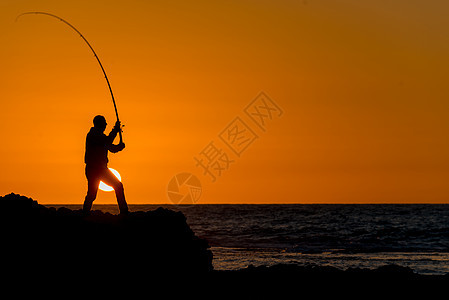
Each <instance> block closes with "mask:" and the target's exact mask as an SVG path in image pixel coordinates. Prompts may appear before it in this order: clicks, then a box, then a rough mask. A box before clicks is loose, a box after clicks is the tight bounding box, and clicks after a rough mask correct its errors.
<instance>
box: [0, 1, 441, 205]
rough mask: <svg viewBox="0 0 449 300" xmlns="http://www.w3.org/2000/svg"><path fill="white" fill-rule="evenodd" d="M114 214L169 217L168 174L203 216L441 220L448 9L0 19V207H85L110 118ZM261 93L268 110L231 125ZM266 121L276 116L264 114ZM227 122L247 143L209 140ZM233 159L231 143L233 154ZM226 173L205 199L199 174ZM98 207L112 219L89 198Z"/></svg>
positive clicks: (11, 6)
mask: <svg viewBox="0 0 449 300" xmlns="http://www.w3.org/2000/svg"><path fill="white" fill-rule="evenodd" d="M26 11H45V12H49V13H53V14H56V15H58V16H60V17H62V18H64V19H65V20H67V21H68V22H70V23H71V24H73V25H74V26H75V27H77V29H78V30H80V31H81V32H82V33H83V35H84V36H85V37H86V38H87V39H88V40H89V42H90V43H91V44H92V46H93V47H94V49H95V51H96V52H97V54H98V56H99V57H100V59H101V60H102V63H103V65H104V67H105V69H106V72H107V74H108V77H109V80H110V82H111V85H112V89H113V91H114V95H115V98H116V101H117V107H118V110H119V114H120V118H121V120H122V122H123V123H124V124H125V125H126V126H125V132H124V141H125V143H126V149H125V150H124V151H123V152H120V153H117V154H110V155H109V160H110V166H111V167H113V168H114V169H116V170H118V171H119V172H120V174H121V176H122V179H123V183H124V187H125V194H126V197H127V201H128V204H142V203H171V202H170V199H169V198H168V197H167V185H168V183H169V181H170V179H171V178H172V177H173V176H175V175H176V174H178V173H181V172H187V173H192V174H194V175H195V176H196V177H197V178H198V179H199V180H200V182H201V185H202V188H203V190H202V194H201V198H200V199H199V200H198V202H197V203H198V204H205V203H449V184H448V181H449V157H448V153H449V139H448V132H449V121H448V120H449V102H448V99H449V97H448V96H449V88H448V84H447V81H448V79H449V56H448V55H447V54H448V53H449V18H447V14H448V12H449V2H447V1H443V0H441V1H436V0H430V1H416V0H407V1H406V0H395V1H386V0H385V1H382V0H375V1H374V0H365V1H358V0H346V1H339V0H335V1H330V0H329V1H324V0H321V1H320V0H316V1H314V0H307V1H292V0H279V1H268V0H257V1H256V0H238V1H237V0H236V1H234V0H231V1H229V0H228V1H221V0H219V1H181V0H179V1H166V0H165V1H137V0H127V1H83V0H77V1H8V0H7V1H5V0H2V1H1V2H0V38H1V40H2V46H1V47H0V65H1V72H0V92H1V100H0V101H1V102H0V107H1V109H0V119H1V120H2V126H1V127H0V133H1V137H2V147H1V148H0V165H1V172H0V194H1V195H4V194H7V193H9V192H15V193H20V194H23V195H26V196H29V197H32V198H34V199H36V200H38V201H39V203H44V204H45V203H47V204H48V203H55V204H57V203H60V204H61V203H64V204H66V203H69V204H81V203H82V202H83V200H84V196H85V193H86V190H87V181H86V179H85V177H84V161H83V156H84V146H85V136H86V134H87V132H88V131H89V129H90V127H91V126H92V119H93V117H94V116H95V115H97V114H102V115H104V116H105V117H106V119H107V121H108V123H109V126H108V128H107V131H109V130H110V129H111V126H112V125H113V123H114V121H115V120H114V119H115V114H114V109H113V105H112V101H111V98H110V95H109V91H108V88H107V85H106V82H105V80H104V78H103V75H102V73H101V69H100V68H99V66H98V64H97V62H96V61H95V58H94V57H93V55H92V53H91V52H90V50H89V48H88V47H87V46H86V45H85V44H84V42H83V41H82V40H81V39H80V38H79V37H78V36H77V35H76V33H74V32H73V31H71V29H70V28H69V27H67V26H66V25H64V24H63V23H61V22H59V21H58V20H56V19H52V18H50V17H46V16H37V15H27V16H23V17H21V18H20V19H19V20H18V21H17V22H15V19H16V16H17V15H19V14H20V13H23V12H26ZM261 92H264V93H265V94H266V95H267V96H268V97H269V99H271V100H272V101H273V103H275V104H276V105H278V107H279V108H280V109H281V110H282V114H280V116H279V114H276V115H273V118H272V120H270V121H269V122H268V123H267V126H266V128H265V129H266V130H265V131H264V130H262V129H261V128H260V127H258V126H257V124H256V123H255V122H254V120H251V118H250V117H249V116H248V115H247V114H245V111H244V109H245V107H247V106H248V105H249V104H250V103H251V102H252V101H253V100H254V99H255V98H256V97H257V96H258V95H259V94H260V93H261ZM276 113H277V112H276ZM237 117H239V118H240V119H241V121H242V122H244V123H245V124H246V125H247V126H248V127H250V128H251V129H252V130H253V132H254V135H256V136H257V139H255V140H254V142H253V143H251V144H250V145H249V146H248V147H247V148H246V149H245V150H244V151H242V153H241V154H240V156H238V155H236V154H235V153H234V152H233V151H231V150H230V149H229V148H228V147H227V145H226V144H225V143H224V142H223V140H222V139H220V133H221V132H223V130H225V129H226V128H228V129H229V128H230V127H229V125H230V124H232V122H233V121H234V120H235V119H236V118H237ZM242 141H243V140H242ZM211 142H213V143H214V145H215V146H216V147H217V148H219V149H221V150H222V152H221V153H226V154H227V158H229V160H233V161H234V162H233V163H231V164H229V166H228V168H227V169H226V170H223V171H222V173H221V175H220V176H217V178H216V180H215V182H213V180H212V178H211V176H208V175H207V174H204V169H202V168H201V167H200V166H196V164H197V162H196V160H195V157H196V158H200V156H201V152H202V151H203V150H204V149H205V148H206V147H207V146H208V145H209V143H211ZM95 203H97V204H105V203H115V196H114V194H113V193H107V192H99V194H98V197H97V200H96V201H95Z"/></svg>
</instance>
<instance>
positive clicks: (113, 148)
mask: <svg viewBox="0 0 449 300" xmlns="http://www.w3.org/2000/svg"><path fill="white" fill-rule="evenodd" d="M123 149H125V143H120V144H118V145H114V144H111V145H109V148H108V150H109V151H110V152H112V153H117V152H119V151H122V150H123Z"/></svg>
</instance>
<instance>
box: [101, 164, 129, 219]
mask: <svg viewBox="0 0 449 300" xmlns="http://www.w3.org/2000/svg"><path fill="white" fill-rule="evenodd" d="M101 181H103V182H104V183H106V184H107V185H109V186H111V187H112V188H113V189H114V191H115V196H116V197H117V203H118V208H119V209H120V213H121V214H126V213H128V204H127V203H126V200H125V191H124V189H123V184H122V183H121V182H120V180H118V179H117V177H115V175H114V174H113V173H112V172H111V170H109V169H105V170H104V171H103V172H102V174H101Z"/></svg>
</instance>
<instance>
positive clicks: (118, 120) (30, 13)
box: [16, 11, 123, 143]
mask: <svg viewBox="0 0 449 300" xmlns="http://www.w3.org/2000/svg"><path fill="white" fill-rule="evenodd" d="M33 14H34V15H46V16H50V17H53V18H56V19H58V20H59V21H61V22H64V23H65V24H67V25H68V26H70V28H72V29H73V30H75V31H76V33H78V34H79V35H80V37H81V38H82V39H83V40H84V41H85V42H86V44H87V46H89V48H90V50H91V51H92V52H93V54H94V56H95V58H96V59H97V62H98V64H99V65H100V68H101V71H103V74H104V78H105V79H106V83H107V84H108V87H109V92H110V93H111V97H112V103H114V109H115V116H116V117H117V122H120V119H119V117H118V112H117V105H116V104H115V99H114V94H113V93H112V88H111V84H110V83H109V79H108V75H106V71H105V70H104V68H103V65H102V64H101V61H100V59H99V58H98V55H97V53H95V50H94V48H92V46H91V45H90V43H89V42H88V41H87V39H86V38H85V37H84V36H83V35H82V34H81V32H79V30H78V29H76V28H75V27H74V26H73V25H72V24H70V23H69V22H67V21H66V20H64V19H63V18H60V17H58V16H56V15H53V14H50V13H46V12H41V11H31V12H25V13H22V14H20V15H18V16H17V18H16V21H17V20H18V19H19V18H20V17H21V16H23V15H33ZM119 135H120V142H121V143H122V142H123V137H122V130H121V128H120V130H119Z"/></svg>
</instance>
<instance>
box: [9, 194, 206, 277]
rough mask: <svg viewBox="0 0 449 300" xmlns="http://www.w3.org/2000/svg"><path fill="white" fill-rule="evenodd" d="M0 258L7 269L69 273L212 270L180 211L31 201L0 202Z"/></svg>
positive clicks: (16, 198) (11, 199) (200, 242)
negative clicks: (121, 211) (86, 208)
mask: <svg viewBox="0 0 449 300" xmlns="http://www.w3.org/2000/svg"><path fill="white" fill-rule="evenodd" d="M0 234H1V237H2V245H3V247H2V248H1V250H0V252H1V258H2V261H3V265H5V264H6V265H8V266H9V267H11V268H14V269H17V268H26V269H30V268H34V269H36V268H40V269H42V270H46V271H48V270H50V269H53V270H57V271H58V272H63V273H72V274H75V273H76V272H77V271H84V270H92V272H93V273H95V272H96V273H97V274H96V275H99V274H102V273H108V272H111V271H112V272H114V274H117V272H127V273H128V274H130V273H133V272H135V273H136V274H137V273H139V272H145V273H146V274H148V273H150V274H158V273H161V272H170V273H173V272H175V273H179V272H182V273H206V272H209V271H212V269H213V267H212V252H211V251H210V250H209V245H208V243H207V241H205V240H202V239H200V238H198V237H197V236H196V235H195V234H194V232H193V231H192V230H191V229H190V227H189V226H188V224H187V222H186V218H185V216H184V215H183V214H182V213H181V212H174V211H172V210H169V209H164V208H158V209H156V210H154V211H147V212H143V211H138V212H131V213H129V214H128V215H126V216H121V215H113V214H110V213H104V212H102V211H98V210H97V211H93V212H91V214H89V215H85V214H84V213H83V212H82V211H81V210H70V209H68V208H65V207H61V208H59V209H57V210H56V209H54V208H47V207H45V206H43V205H40V204H38V203H37V201H34V200H33V199H31V198H27V197H24V196H20V195H16V194H9V195H6V196H3V197H0Z"/></svg>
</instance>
